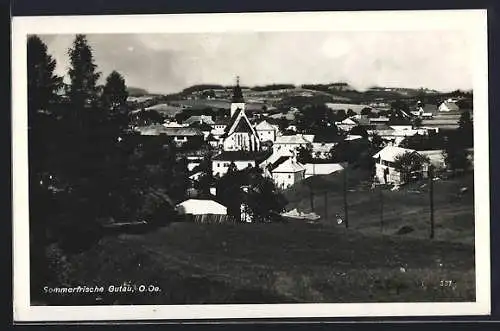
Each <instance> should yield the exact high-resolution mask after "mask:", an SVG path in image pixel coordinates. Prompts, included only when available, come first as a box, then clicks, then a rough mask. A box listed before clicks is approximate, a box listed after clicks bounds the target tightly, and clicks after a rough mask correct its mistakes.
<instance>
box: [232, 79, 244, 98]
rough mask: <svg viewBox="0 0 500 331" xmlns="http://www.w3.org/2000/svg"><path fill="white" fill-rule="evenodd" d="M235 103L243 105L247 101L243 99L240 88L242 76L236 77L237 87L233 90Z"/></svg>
mask: <svg viewBox="0 0 500 331" xmlns="http://www.w3.org/2000/svg"><path fill="white" fill-rule="evenodd" d="M232 102H233V103H243V102H245V100H244V99H243V93H242V92H241V87H240V76H236V85H235V86H234V88H233V99H232Z"/></svg>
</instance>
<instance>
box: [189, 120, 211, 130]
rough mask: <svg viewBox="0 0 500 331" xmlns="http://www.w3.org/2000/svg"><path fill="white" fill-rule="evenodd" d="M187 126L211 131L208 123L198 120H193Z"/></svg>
mask: <svg viewBox="0 0 500 331" xmlns="http://www.w3.org/2000/svg"><path fill="white" fill-rule="evenodd" d="M189 127H190V128H197V129H200V130H201V131H211V130H212V129H213V128H212V126H211V125H209V124H207V123H205V122H203V123H201V124H200V123H199V122H194V123H193V124H191V125H190V126H189Z"/></svg>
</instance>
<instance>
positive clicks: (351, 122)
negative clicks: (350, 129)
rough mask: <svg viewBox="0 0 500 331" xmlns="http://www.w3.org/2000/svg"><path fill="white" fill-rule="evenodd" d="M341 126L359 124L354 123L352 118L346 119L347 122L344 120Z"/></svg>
mask: <svg viewBox="0 0 500 331" xmlns="http://www.w3.org/2000/svg"><path fill="white" fill-rule="evenodd" d="M340 123H341V124H348V125H355V124H357V122H356V121H354V119H352V118H349V117H348V118H346V119H345V120H343V121H342V122H340Z"/></svg>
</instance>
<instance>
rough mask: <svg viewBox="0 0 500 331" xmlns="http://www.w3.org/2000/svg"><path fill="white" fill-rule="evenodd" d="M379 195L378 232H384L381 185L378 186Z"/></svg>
mask: <svg viewBox="0 0 500 331" xmlns="http://www.w3.org/2000/svg"><path fill="white" fill-rule="evenodd" d="M378 189H379V194H380V232H384V194H383V192H382V185H381V184H379V185H378Z"/></svg>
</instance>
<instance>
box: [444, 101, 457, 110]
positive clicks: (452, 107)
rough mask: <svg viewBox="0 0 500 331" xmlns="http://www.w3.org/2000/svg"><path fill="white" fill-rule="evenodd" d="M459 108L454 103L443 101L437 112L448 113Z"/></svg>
mask: <svg viewBox="0 0 500 331" xmlns="http://www.w3.org/2000/svg"><path fill="white" fill-rule="evenodd" d="M459 110H460V108H459V107H458V105H457V104H456V103H455V102H451V101H444V102H442V103H441V104H440V105H439V111H444V112H449V111H459Z"/></svg>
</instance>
